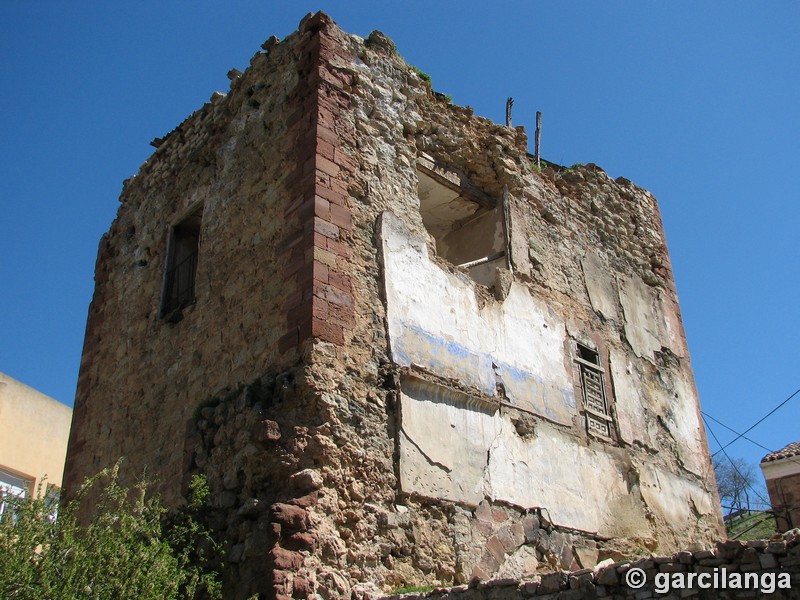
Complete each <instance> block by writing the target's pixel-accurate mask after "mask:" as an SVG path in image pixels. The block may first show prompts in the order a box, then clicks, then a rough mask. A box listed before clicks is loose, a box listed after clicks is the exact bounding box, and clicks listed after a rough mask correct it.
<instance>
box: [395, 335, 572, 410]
mask: <svg viewBox="0 0 800 600" xmlns="http://www.w3.org/2000/svg"><path fill="white" fill-rule="evenodd" d="M399 325H400V327H401V332H402V333H401V334H400V336H399V339H394V340H393V343H392V358H393V360H394V362H396V363H397V364H400V365H405V366H410V365H411V364H419V365H422V366H423V367H425V368H427V369H430V370H431V371H433V372H434V373H436V374H438V375H441V376H444V377H455V378H457V379H458V380H459V381H461V382H462V383H465V384H468V385H472V386H475V387H477V388H478V389H479V390H481V391H482V392H483V393H485V394H488V395H494V394H495V392H496V389H495V381H494V371H493V367H492V365H493V364H495V365H497V371H498V373H499V374H500V376H501V377H502V378H503V381H504V382H505V384H506V386H505V387H506V393H507V394H508V396H509V399H510V400H511V401H512V402H514V403H515V404H518V405H519V406H520V407H522V408H527V409H529V410H532V411H534V412H537V413H539V414H542V415H543V416H545V417H547V418H549V419H551V420H554V421H557V422H564V421H565V415H564V412H565V408H564V407H565V406H566V407H567V409H568V410H569V411H570V412H571V411H574V410H575V407H576V405H575V394H574V392H573V390H572V389H571V388H568V389H566V388H562V389H559V390H558V392H557V394H558V395H556V394H555V393H554V392H555V390H554V389H553V388H552V387H550V386H547V385H546V384H545V381H544V378H542V377H541V376H540V375H538V374H536V373H532V372H530V371H525V370H522V369H519V368H517V367H514V366H512V365H509V364H508V363H505V362H502V361H498V360H497V359H496V358H494V357H492V356H491V355H489V354H486V353H477V352H475V351H473V350H471V349H469V348H467V347H466V346H464V345H463V344H460V343H458V342H457V341H455V340H452V339H443V338H441V337H438V336H435V335H433V334H431V333H430V332H428V331H426V330H424V329H422V328H421V327H419V326H418V325H415V324H413V323H408V322H405V321H399Z"/></svg>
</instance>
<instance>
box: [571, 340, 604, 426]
mask: <svg viewBox="0 0 800 600" xmlns="http://www.w3.org/2000/svg"><path fill="white" fill-rule="evenodd" d="M576 361H577V362H578V368H579V369H580V377H581V392H582V396H583V408H584V414H585V417H586V429H587V431H588V432H589V433H593V434H596V435H599V436H601V437H604V438H610V437H611V416H610V415H609V411H608V402H607V401H606V392H605V386H604V385H603V369H602V368H601V366H600V355H599V354H598V353H597V352H596V351H595V350H592V349H591V348H589V347H587V346H584V345H583V344H578V349H577V354H576Z"/></svg>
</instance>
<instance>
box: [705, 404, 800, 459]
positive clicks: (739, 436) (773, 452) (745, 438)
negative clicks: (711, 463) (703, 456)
mask: <svg viewBox="0 0 800 600" xmlns="http://www.w3.org/2000/svg"><path fill="white" fill-rule="evenodd" d="M700 412H701V413H702V415H703V420H705V417H708V418H709V419H711V420H712V421H714V423H717V424H718V425H722V426H723V427H724V428H725V429H727V430H728V431H730V432H731V433H735V434H737V435H738V437H737V438H736V440H738V439H743V440H747V441H748V442H750V443H751V444H755V445H756V446H758V447H759V448H761V449H762V450H766V451H767V452H769V453H770V454H775V452H776V450H771V449H770V448H767V447H766V446H765V445H764V444H759V443H758V442H756V441H755V440H751V439H750V438H749V437H747V436H746V435H744V434H743V433H739V432H738V431H736V430H735V429H732V428H731V427H728V426H727V425H725V423H723V422H722V421H720V420H719V419H715V418H714V417H712V416H711V415H709V414H708V413H706V412H703V411H702V410H701V411H700ZM706 424H708V423H707V422H706ZM751 429H752V428H751ZM709 431H710V429H709ZM712 435H713V434H712ZM714 440H715V441H716V442H717V445H719V446H722V444H720V442H719V440H718V439H717V438H716V436H714ZM736 440H734V441H736ZM731 443H733V442H731ZM728 446H730V444H727V445H726V446H724V447H721V448H720V449H719V450H717V451H716V452H714V454H712V455H711V458H714V457H715V456H716V455H717V454H719V453H720V452H723V453H725V448H727V447H728ZM726 456H727V454H726ZM781 460H785V461H787V462H793V463H796V464H798V465H800V461H798V460H796V459H794V458H792V457H791V456H785V457H783V458H782V459H781Z"/></svg>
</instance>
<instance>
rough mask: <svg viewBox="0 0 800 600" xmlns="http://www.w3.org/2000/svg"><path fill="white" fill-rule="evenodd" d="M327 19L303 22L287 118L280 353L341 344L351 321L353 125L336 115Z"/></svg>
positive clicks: (342, 98) (344, 99)
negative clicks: (289, 138) (316, 342)
mask: <svg viewBox="0 0 800 600" xmlns="http://www.w3.org/2000/svg"><path fill="white" fill-rule="evenodd" d="M331 25H332V21H331V20H330V18H329V17H328V16H327V15H324V14H321V13H320V14H317V15H314V16H313V17H311V18H310V19H308V20H307V21H306V22H305V23H304V24H303V26H302V28H301V33H302V35H303V38H304V40H303V44H302V48H303V53H304V55H303V58H302V60H301V61H300V63H299V64H298V70H299V71H300V73H299V75H300V80H299V82H298V84H297V87H296V88H295V90H294V95H295V98H296V102H297V107H298V108H297V110H296V111H295V112H294V113H293V114H292V116H291V117H290V118H289V121H288V124H287V125H288V128H289V130H290V132H291V134H292V135H293V136H294V137H295V139H296V147H297V150H296V152H297V156H296V163H295V164H296V167H295V171H294V173H293V174H292V175H291V177H290V178H289V184H288V185H289V190H290V193H291V197H292V198H293V200H292V201H291V202H290V203H289V205H288V206H287V208H286V212H285V215H286V217H287V220H290V221H291V220H292V219H293V220H294V227H295V231H294V233H292V234H291V235H289V236H288V237H287V238H286V239H285V240H284V241H283V242H282V244H281V254H280V257H281V259H282V260H283V261H284V281H285V282H286V284H287V286H289V288H290V289H292V290H293V292H292V293H291V294H290V296H289V297H288V299H287V301H286V304H285V305H284V309H285V311H286V333H285V335H284V336H283V337H281V339H280V342H279V347H280V350H281V352H286V351H289V350H291V349H293V348H297V347H298V346H299V345H300V344H301V343H302V342H304V341H305V340H307V339H308V338H310V337H314V338H317V339H320V340H324V341H326V342H331V343H334V344H337V345H340V346H341V345H343V344H344V342H345V332H346V331H350V330H352V327H353V324H354V322H355V305H354V301H353V289H352V283H351V281H350V277H349V276H348V275H345V273H346V272H347V271H348V270H349V267H348V264H349V262H350V258H351V250H350V248H349V247H348V244H347V243H343V242H344V241H345V240H347V239H348V238H349V237H350V235H351V233H352V228H353V223H352V215H351V212H350V208H349V198H348V193H347V183H346V182H347V180H348V178H350V177H352V175H353V174H354V173H355V170H356V164H355V162H354V161H353V159H352V158H351V157H350V156H349V155H348V154H347V153H346V152H345V151H344V150H343V148H342V143H347V142H348V141H350V142H353V140H354V132H353V128H352V125H351V124H350V123H348V122H347V121H346V120H345V119H343V118H341V115H342V113H343V112H344V111H346V110H347V107H348V105H349V100H348V96H347V94H346V93H345V92H344V91H343V88H344V87H345V85H349V84H350V81H348V79H349V78H350V76H349V75H347V74H344V73H340V72H337V70H336V69H335V68H334V67H333V66H332V63H334V62H335V61H336V60H337V59H341V60H342V61H347V62H349V61H350V60H351V57H345V56H342V54H341V53H342V50H343V49H342V48H341V46H339V45H337V44H336V43H335V42H334V41H333V40H332V39H331V38H330V37H329V35H328V28H329V27H330V26H331Z"/></svg>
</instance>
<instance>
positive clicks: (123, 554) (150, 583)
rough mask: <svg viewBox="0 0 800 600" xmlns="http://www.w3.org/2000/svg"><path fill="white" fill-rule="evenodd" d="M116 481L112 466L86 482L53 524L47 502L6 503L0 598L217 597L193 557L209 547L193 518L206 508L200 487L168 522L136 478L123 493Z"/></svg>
mask: <svg viewBox="0 0 800 600" xmlns="http://www.w3.org/2000/svg"><path fill="white" fill-rule="evenodd" d="M118 475H119V462H118V463H117V464H116V465H115V466H114V467H113V468H110V469H106V470H104V471H102V472H101V473H99V474H98V475H96V476H95V477H93V478H91V479H89V480H87V481H86V483H85V484H84V485H83V486H82V488H81V490H80V492H79V494H78V496H77V497H76V498H75V499H74V500H73V501H71V502H69V503H67V504H66V505H65V506H63V507H61V509H60V510H59V512H58V517H57V518H53V514H52V512H53V511H52V506H51V505H50V504H49V503H48V501H47V499H46V498H41V497H37V498H26V499H14V498H7V499H6V502H7V508H6V511H5V512H4V514H3V517H2V520H0V596H2V597H3V598H9V599H11V598H13V599H18V598H19V599H25V600H28V599H30V600H34V599H35V600H42V599H52V600H67V599H69V600H73V599H85V600H93V599H104V600H105V599H109V598H113V599H119V600H127V599H137V600H139V599H143V600H148V599H153V600H156V599H158V600H162V599H172V598H195V597H198V595H199V594H204V595H205V597H208V598H220V597H221V592H220V585H219V583H218V581H217V578H216V574H215V573H214V572H213V571H209V570H207V569H206V568H205V567H204V564H203V560H202V557H201V556H200V555H199V554H198V551H197V548H198V547H206V548H209V547H213V542H212V541H211V538H210V536H209V535H208V532H207V531H206V530H205V529H204V528H203V526H202V525H200V524H199V523H198V522H196V521H195V520H194V516H195V515H196V514H197V512H198V510H199V507H200V506H201V505H203V504H204V503H205V497H203V493H204V492H205V493H206V494H207V488H205V487H204V485H203V481H202V480H201V479H195V480H194V481H193V483H192V490H191V493H190V498H189V505H188V506H187V508H186V509H185V510H184V511H182V512H183V513H184V514H183V515H182V516H180V517H177V516H176V517H173V519H171V520H169V519H166V518H165V514H166V511H165V509H164V507H163V506H162V505H161V503H160V502H159V501H158V499H157V498H155V497H154V496H152V495H148V494H147V484H146V483H145V482H144V481H143V480H142V481H140V482H139V483H137V484H136V485H135V486H134V487H133V488H130V489H129V488H126V487H124V486H122V485H120V483H119V477H118ZM90 492H92V493H91V494H90ZM94 497H96V498H97V504H96V506H95V507H93V508H92V509H91V510H83V508H82V504H83V503H85V502H88V501H90V498H94ZM87 508H88V507H87ZM79 513H81V514H83V513H87V514H88V515H89V520H88V522H86V523H81V522H80V521H79V519H78V514H79ZM178 514H181V512H179V513H178Z"/></svg>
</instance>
